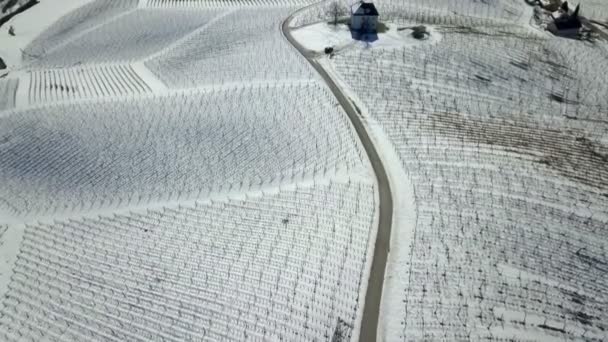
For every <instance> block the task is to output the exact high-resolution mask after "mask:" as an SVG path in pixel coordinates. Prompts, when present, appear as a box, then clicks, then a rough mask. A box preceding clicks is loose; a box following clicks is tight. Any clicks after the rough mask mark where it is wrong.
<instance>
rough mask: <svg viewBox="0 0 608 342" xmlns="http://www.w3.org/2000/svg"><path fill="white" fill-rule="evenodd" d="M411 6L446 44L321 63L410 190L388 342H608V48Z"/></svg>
mask: <svg viewBox="0 0 608 342" xmlns="http://www.w3.org/2000/svg"><path fill="white" fill-rule="evenodd" d="M477 3H478V6H485V5H482V4H481V2H477ZM489 3H496V4H497V5H498V6H494V7H493V9H492V11H496V12H497V13H505V12H504V11H503V10H501V6H505V4H509V2H508V1H505V2H501V3H500V4H498V2H491V1H490V2H489ZM418 5H420V8H421V9H420V11H419V12H418V11H416V10H414V9H417V8H418ZM385 6H386V5H385ZM408 6H411V7H410V8H411V9H412V10H410V11H406V13H408V14H407V18H405V19H407V20H405V19H404V18H400V19H399V18H398V20H395V21H394V23H395V24H398V25H403V26H406V25H419V24H425V25H433V28H434V30H435V31H436V32H437V33H438V34H441V39H440V40H436V41H435V42H434V43H432V44H428V43H427V42H425V41H420V43H419V44H418V45H401V46H394V47H386V46H384V47H379V48H367V49H366V48H360V47H358V46H354V47H353V48H350V49H348V48H347V49H344V50H341V51H339V52H338V53H336V54H335V56H333V58H331V59H326V60H324V62H323V65H325V66H326V67H328V68H329V69H330V72H331V73H332V74H333V75H334V76H335V77H336V78H338V80H339V81H340V83H341V84H342V85H343V86H344V87H346V88H347V91H348V92H349V93H350V94H351V96H352V98H353V99H355V102H356V105H357V107H359V108H360V109H361V112H362V113H363V115H364V116H365V118H366V120H367V125H368V127H369V128H370V129H371V130H372V131H374V128H375V127H379V128H380V130H376V131H374V132H376V133H375V138H376V140H377V141H379V142H383V141H384V140H383V139H386V143H387V145H388V148H390V149H392V150H393V151H394V154H395V155H396V156H397V158H398V160H392V161H390V160H389V161H388V162H396V163H398V165H400V166H401V168H402V170H403V171H404V175H406V176H407V177H408V179H409V180H408V182H410V183H411V185H412V189H411V193H397V194H395V196H397V197H406V198H409V197H413V199H414V201H415V206H414V209H413V210H412V213H411V214H409V215H410V217H413V219H412V220H411V222H399V221H397V222H398V223H399V224H398V225H397V226H395V227H393V233H392V236H393V241H392V247H391V255H390V257H389V258H390V260H389V265H388V269H387V278H386V280H385V288H384V291H383V306H382V312H383V319H382V320H381V324H380V327H379V331H380V332H379V333H380V336H381V339H382V340H386V341H398V340H401V341H421V340H449V341H454V340H516V341H555V340H581V341H582V340H585V341H603V340H606V339H607V338H608V325H607V324H606V322H608V312H607V311H606V307H608V282H607V280H606V279H608V268H607V267H606V265H608V230H607V229H606V227H607V226H608V209H607V208H608V141H607V140H606V137H607V136H608V122H607V121H606V112H607V111H608V102H607V100H606V96H605V94H606V93H608V88H607V86H606V85H607V83H606V77H605V75H604V74H603V73H602V72H600V70H604V69H606V68H607V67H608V54H607V53H606V52H607V50H606V45H605V44H607V43H606V42H605V41H598V42H596V43H595V44H592V43H587V42H580V41H575V40H567V39H561V38H553V37H548V36H546V35H544V34H542V33H540V32H537V31H536V30H535V29H533V28H531V27H528V26H526V25H520V24H517V23H518V22H519V23H521V22H525V20H523V21H522V20H519V19H517V20H515V21H514V23H513V24H512V25H511V26H509V25H508V24H506V23H505V19H508V18H505V17H502V18H500V17H499V16H496V15H495V14H490V15H483V17H484V20H488V21H490V22H491V21H493V20H494V19H492V17H499V18H498V19H499V20H498V21H496V22H494V23H490V24H488V25H486V24H485V23H484V21H480V20H478V19H470V18H468V17H463V16H459V15H447V16H445V17H443V18H444V19H441V17H436V16H430V17H429V16H427V14H425V13H427V10H428V9H427V8H426V6H424V5H423V4H421V3H420V4H418V3H416V2H410V3H409V4H408ZM471 6H473V5H471ZM470 14H471V17H473V16H479V12H476V11H472V12H471V13H470ZM305 15H310V14H305ZM391 18H392V17H391ZM389 22H390V21H389ZM455 22H458V23H460V24H459V26H454V25H453V23H455ZM467 22H468V23H467ZM499 26H500V27H499ZM387 155H390V153H387ZM397 202H399V201H397ZM395 210H396V211H397V213H396V215H397V216H398V215H403V213H400V211H402V210H407V208H405V207H401V208H399V207H397V208H395Z"/></svg>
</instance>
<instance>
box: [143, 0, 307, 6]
mask: <svg viewBox="0 0 608 342" xmlns="http://www.w3.org/2000/svg"><path fill="white" fill-rule="evenodd" d="M311 2H314V0H147V1H146V2H145V5H144V6H145V7H153V8H154V7H156V8H180V7H188V8H197V7H198V8H218V7H266V6H276V7H285V6H296V5H305V4H307V3H311Z"/></svg>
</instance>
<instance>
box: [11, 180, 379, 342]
mask: <svg viewBox="0 0 608 342" xmlns="http://www.w3.org/2000/svg"><path fill="white" fill-rule="evenodd" d="M373 202H374V195H373V189H372V186H371V185H369V184H356V183H351V182H349V183H335V182H331V181H330V182H329V183H327V184H317V185H315V186H310V187H304V188H295V189H291V190H282V191H278V192H276V193H268V194H262V193H261V194H256V195H253V196H251V197H248V198H246V199H241V200H236V199H230V200H222V201H211V202H205V203H198V204H195V205H193V206H177V207H166V208H162V209H159V210H148V211H143V212H129V213H120V214H114V215H109V216H99V217H97V218H80V219H69V220H65V221H56V222H54V223H52V224H36V225H32V226H27V227H26V228H25V233H24V238H23V242H22V244H21V251H20V254H19V258H18V259H17V262H16V264H15V270H14V275H13V278H12V282H11V284H10V285H9V290H8V292H7V294H6V297H5V300H4V307H3V310H2V317H1V318H0V319H1V321H0V322H1V323H0V324H2V325H1V326H2V332H3V340H5V341H7V340H13V339H14V340H18V339H21V338H24V337H25V338H29V339H33V340H39V339H42V338H45V339H49V338H50V339H59V340H87V341H91V340H104V341H127V340H128V341H151V340H164V341H184V340H198V339H200V338H201V337H205V338H207V339H210V340H234V341H243V340H281V339H282V340H285V341H295V340H315V339H316V340H324V339H327V337H328V336H332V335H333V334H334V331H336V325H337V324H338V326H339V327H340V325H339V324H343V325H344V326H343V327H340V329H341V330H340V329H339V330H338V331H340V332H342V333H344V335H343V337H344V338H347V337H348V336H349V335H350V334H351V333H352V328H353V327H352V326H351V325H350V324H352V322H354V321H355V319H356V314H357V312H358V306H359V304H358V292H359V289H360V287H361V286H362V284H361V282H362V281H364V279H365V277H364V275H365V265H366V262H365V258H364V256H365V254H366V251H367V246H368V242H369V240H370V238H373V236H370V229H369V227H370V226H371V225H372V223H373V220H374V203H373ZM338 319H340V321H338ZM342 322H344V323H342Z"/></svg>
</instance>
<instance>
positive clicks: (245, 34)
mask: <svg viewBox="0 0 608 342" xmlns="http://www.w3.org/2000/svg"><path fill="white" fill-rule="evenodd" d="M290 11H291V10H290V9H289V8H267V9H242V10H237V11H235V12H233V13H230V14H229V15H226V16H225V17H222V18H221V19H219V20H218V21H216V22H214V23H213V25H211V26H210V27H208V28H206V29H204V30H201V31H199V32H197V33H196V34H194V35H192V36H191V37H190V38H189V39H187V40H186V41H184V42H181V43H180V44H177V45H176V46H174V47H173V48H172V49H169V50H168V51H166V52H165V53H162V54H160V55H158V56H155V57H154V58H152V59H151V60H148V61H146V66H147V67H148V68H149V69H150V70H152V71H153V72H154V73H156V74H157V75H158V76H159V78H160V79H161V80H162V81H163V82H164V83H165V84H167V85H168V86H169V87H171V88H188V87H195V86H199V85H208V84H224V83H241V82H265V83H270V84H271V83H272V82H274V81H275V80H282V79H296V80H299V79H310V78H312V77H315V76H313V75H314V73H313V72H312V71H311V68H310V66H309V65H308V64H307V63H306V61H305V60H304V58H302V57H301V56H300V55H298V54H297V53H296V52H295V51H294V49H293V48H292V47H291V46H289V43H287V42H286V41H285V40H284V38H283V36H282V34H281V32H280V31H279V28H278V24H277V23H280V20H282V19H284V18H285V17H287V16H288V15H289V13H290ZM235 22H238V23H239V25H235V24H234V23H235Z"/></svg>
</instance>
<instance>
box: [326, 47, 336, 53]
mask: <svg viewBox="0 0 608 342" xmlns="http://www.w3.org/2000/svg"><path fill="white" fill-rule="evenodd" d="M332 52H334V48H333V47H331V46H328V47H326V48H325V53H326V54H330V53H332Z"/></svg>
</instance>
